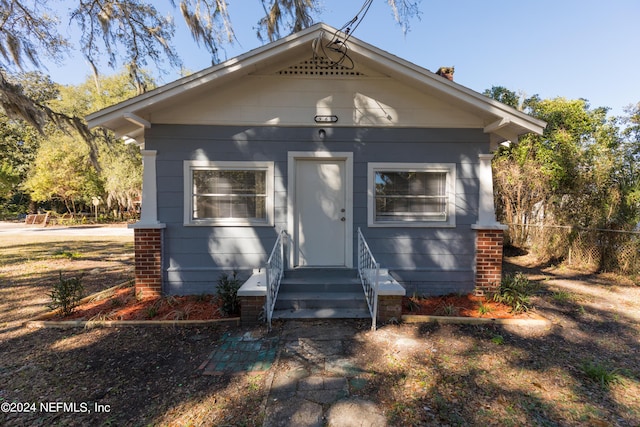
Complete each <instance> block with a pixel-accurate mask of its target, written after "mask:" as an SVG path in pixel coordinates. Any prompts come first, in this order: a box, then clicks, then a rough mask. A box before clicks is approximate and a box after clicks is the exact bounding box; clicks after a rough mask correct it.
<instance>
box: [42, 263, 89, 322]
mask: <svg viewBox="0 0 640 427" xmlns="http://www.w3.org/2000/svg"><path fill="white" fill-rule="evenodd" d="M83 293H84V286H82V276H79V277H70V278H68V279H65V278H64V277H62V272H60V279H59V280H58V282H57V283H55V284H54V285H53V289H52V290H51V293H49V297H50V298H51V302H50V303H49V308H50V309H52V310H55V309H57V308H59V309H60V312H61V313H62V315H63V316H68V315H70V314H71V313H73V310H75V308H76V307H77V306H78V303H79V302H80V300H81V299H82V295H83Z"/></svg>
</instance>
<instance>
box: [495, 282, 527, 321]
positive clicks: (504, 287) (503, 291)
mask: <svg viewBox="0 0 640 427" xmlns="http://www.w3.org/2000/svg"><path fill="white" fill-rule="evenodd" d="M533 290H534V287H533V286H532V285H531V283H530V282H529V279H527V277H526V276H525V275H524V274H522V273H520V272H518V273H516V274H515V275H506V276H505V277H504V278H503V279H502V283H501V284H500V290H499V291H498V292H497V293H496V294H494V295H493V299H494V301H496V302H499V303H502V304H506V305H508V306H509V307H511V311H512V312H513V313H522V312H525V311H529V309H530V308H531V299H530V297H531V294H532V293H533Z"/></svg>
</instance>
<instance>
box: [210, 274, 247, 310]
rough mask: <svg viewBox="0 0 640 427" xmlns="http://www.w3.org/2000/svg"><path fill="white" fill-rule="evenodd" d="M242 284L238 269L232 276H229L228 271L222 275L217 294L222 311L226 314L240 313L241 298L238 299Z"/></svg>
mask: <svg viewBox="0 0 640 427" xmlns="http://www.w3.org/2000/svg"><path fill="white" fill-rule="evenodd" d="M240 285H241V283H240V280H239V279H238V273H237V272H236V271H234V272H233V275H232V276H231V277H229V275H228V274H227V273H222V274H221V275H220V278H219V279H218V288H217V289H216V295H217V297H218V303H219V304H220V307H219V310H220V313H221V314H223V315H224V316H230V315H232V314H238V312H239V311H240V300H239V299H238V289H240Z"/></svg>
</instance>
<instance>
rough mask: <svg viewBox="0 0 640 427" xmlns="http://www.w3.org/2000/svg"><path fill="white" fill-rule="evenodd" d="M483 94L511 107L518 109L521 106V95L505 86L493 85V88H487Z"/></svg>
mask: <svg viewBox="0 0 640 427" xmlns="http://www.w3.org/2000/svg"><path fill="white" fill-rule="evenodd" d="M482 94H483V95H484V96H488V97H489V98H491V99H495V100H496V101H500V102H502V103H503V104H506V105H508V106H510V107H513V108H516V109H520V108H521V105H520V97H519V96H518V95H517V94H516V93H515V92H514V91H512V90H509V89H507V88H506V87H504V86H492V87H491V89H487V90H485V91H484V92H483V93H482Z"/></svg>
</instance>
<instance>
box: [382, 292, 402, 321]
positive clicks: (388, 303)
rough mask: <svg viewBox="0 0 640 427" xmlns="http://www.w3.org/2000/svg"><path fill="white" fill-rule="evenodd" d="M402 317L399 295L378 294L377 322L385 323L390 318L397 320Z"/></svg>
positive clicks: (400, 297)
mask: <svg viewBox="0 0 640 427" xmlns="http://www.w3.org/2000/svg"><path fill="white" fill-rule="evenodd" d="M401 318H402V296H401V295H379V296H378V322H380V323H387V322H389V321H390V320H392V319H395V321H396V322H399V321H400V319H401Z"/></svg>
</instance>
